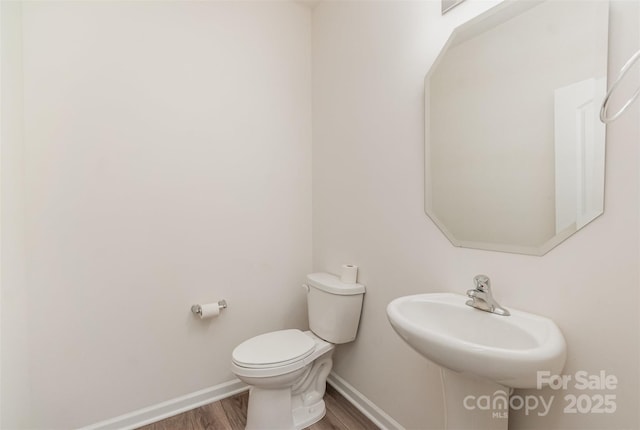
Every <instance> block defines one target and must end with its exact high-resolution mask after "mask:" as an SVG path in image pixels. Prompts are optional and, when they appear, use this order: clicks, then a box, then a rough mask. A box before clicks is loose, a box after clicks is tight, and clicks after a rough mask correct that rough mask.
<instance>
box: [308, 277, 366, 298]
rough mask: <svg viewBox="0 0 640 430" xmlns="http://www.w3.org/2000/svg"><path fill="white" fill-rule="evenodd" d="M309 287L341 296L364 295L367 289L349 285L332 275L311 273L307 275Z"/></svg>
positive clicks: (362, 286) (358, 285)
mask: <svg viewBox="0 0 640 430" xmlns="http://www.w3.org/2000/svg"><path fill="white" fill-rule="evenodd" d="M307 281H308V282H309V285H310V286H312V287H315V288H317V289H319V290H322V291H326V292H327V293H331V294H338V295H341V296H352V295H355V294H364V291H365V288H364V285H362V284H347V283H344V282H342V281H341V280H340V278H339V277H337V276H336V275H332V274H331V273H322V272H320V273H311V274H309V275H307Z"/></svg>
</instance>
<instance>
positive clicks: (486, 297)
mask: <svg viewBox="0 0 640 430" xmlns="http://www.w3.org/2000/svg"><path fill="white" fill-rule="evenodd" d="M473 283H474V284H475V286H476V288H475V289H473V290H469V291H467V296H469V297H470V298H471V300H467V303H466V304H467V305H469V306H471V307H472V308H476V309H480V310H481V311H486V312H491V313H494V314H498V315H504V316H509V315H511V314H510V313H509V311H508V310H506V309H505V308H503V307H502V306H500V305H499V304H498V302H496V301H495V300H494V298H493V296H492V295H491V281H490V280H489V277H488V276H486V275H477V276H474V278H473Z"/></svg>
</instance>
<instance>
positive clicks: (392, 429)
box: [79, 372, 404, 430]
mask: <svg viewBox="0 0 640 430" xmlns="http://www.w3.org/2000/svg"><path fill="white" fill-rule="evenodd" d="M327 382H328V383H329V384H331V386H332V387H333V388H335V389H336V391H338V392H339V393H340V394H342V396H343V397H344V398H345V399H347V400H348V401H349V402H350V403H351V404H353V405H354V406H355V407H356V408H357V409H358V410H359V411H360V412H362V413H363V414H364V415H365V416H366V417H367V418H369V419H370V420H371V421H373V423H374V424H376V425H377V426H378V427H380V429H382V430H404V427H402V426H401V425H400V424H399V423H398V422H397V421H396V420H394V419H393V418H391V417H390V416H389V415H388V414H387V413H386V412H384V411H383V410H382V409H380V408H379V407H378V406H376V405H375V404H374V403H373V402H371V401H370V400H369V399H367V398H366V397H365V396H364V395H362V393H360V392H359V391H358V390H356V389H355V388H354V387H353V386H351V385H350V384H349V383H348V382H347V381H345V380H344V379H342V378H341V377H340V376H338V375H336V374H335V373H333V372H331V373H330V374H329V377H328V378H327ZM248 389H249V387H248V386H247V385H245V384H244V383H243V382H241V381H240V380H239V379H234V380H231V381H229V382H225V383H222V384H219V385H215V386H213V387H209V388H205V389H204V390H200V391H196V392H195V393H190V394H187V395H184V396H181V397H177V398H175V399H171V400H167V401H166V402H162V403H158V404H157V405H153V406H149V407H147V408H143V409H139V410H137V411H133V412H129V413H127V414H124V415H120V416H118V417H115V418H111V419H108V420H105V421H100V422H98V423H95V424H91V425H88V426H86V427H82V428H80V429H79V430H132V429H136V428H138V427H142V426H144V425H147V424H151V423H154V422H157V421H160V420H163V419H165V418H169V417H172V416H174V415H178V414H180V413H182V412H186V411H189V410H191V409H195V408H197V407H199V406H202V405H206V404H209V403H213V402H216V401H218V400H221V399H224V398H226V397H230V396H233V395H234V394H237V393H241V392H243V391H246V390H248Z"/></svg>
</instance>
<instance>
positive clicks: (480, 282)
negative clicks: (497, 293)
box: [473, 275, 491, 292]
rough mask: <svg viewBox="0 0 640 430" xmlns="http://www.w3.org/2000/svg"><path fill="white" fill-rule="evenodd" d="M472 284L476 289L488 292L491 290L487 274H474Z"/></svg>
mask: <svg viewBox="0 0 640 430" xmlns="http://www.w3.org/2000/svg"><path fill="white" fill-rule="evenodd" d="M473 284H474V285H475V287H476V290H480V291H484V292H488V291H491V280H490V279H489V277H488V276H487V275H476V276H474V277H473Z"/></svg>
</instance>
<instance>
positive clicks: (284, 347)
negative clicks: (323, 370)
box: [231, 329, 316, 369]
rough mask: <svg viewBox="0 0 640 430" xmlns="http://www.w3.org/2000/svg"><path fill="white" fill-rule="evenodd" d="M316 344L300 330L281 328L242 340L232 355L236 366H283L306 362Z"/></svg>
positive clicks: (263, 367) (267, 367) (249, 367)
mask: <svg viewBox="0 0 640 430" xmlns="http://www.w3.org/2000/svg"><path fill="white" fill-rule="evenodd" d="M315 346H316V342H314V340H313V339H312V338H311V337H309V336H307V335H306V334H305V333H303V332H302V331H300V330H297V329H289V330H279V331H274V332H270V333H265V334H261V335H259V336H256V337H252V338H251V339H248V340H246V341H244V342H242V343H241V344H240V345H238V346H237V347H236V348H235V349H234V350H233V353H232V354H231V357H232V359H233V363H234V364H235V365H236V366H239V367H244V368H248V369H272V368H281V367H287V366H288V365H290V364H294V363H297V362H304V361H303V360H304V358H306V357H308V356H309V355H310V354H311V353H312V352H313V351H314V349H315ZM301 364H302V363H301Z"/></svg>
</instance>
